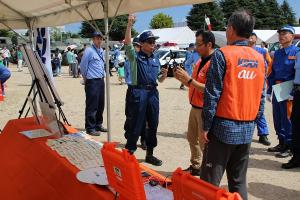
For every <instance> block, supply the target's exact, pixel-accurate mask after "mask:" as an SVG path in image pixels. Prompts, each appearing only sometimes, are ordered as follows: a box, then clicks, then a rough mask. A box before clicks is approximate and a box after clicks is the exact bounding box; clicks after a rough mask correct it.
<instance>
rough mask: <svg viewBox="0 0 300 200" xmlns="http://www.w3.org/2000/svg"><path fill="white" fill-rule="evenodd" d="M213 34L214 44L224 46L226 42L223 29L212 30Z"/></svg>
mask: <svg viewBox="0 0 300 200" xmlns="http://www.w3.org/2000/svg"><path fill="white" fill-rule="evenodd" d="M212 33H213V34H214V36H215V40H216V45H218V46H219V47H224V46H225V45H226V44H227V39H226V32H225V31H212Z"/></svg>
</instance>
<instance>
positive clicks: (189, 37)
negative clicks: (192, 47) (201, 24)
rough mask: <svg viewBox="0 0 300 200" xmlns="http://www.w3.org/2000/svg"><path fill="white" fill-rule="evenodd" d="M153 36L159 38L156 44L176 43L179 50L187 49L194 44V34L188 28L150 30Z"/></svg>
mask: <svg viewBox="0 0 300 200" xmlns="http://www.w3.org/2000/svg"><path fill="white" fill-rule="evenodd" d="M151 31H152V32H153V34H154V35H156V36H159V39H158V40H157V43H159V44H162V43H165V42H172V43H176V44H177V45H178V46H179V48H187V47H188V46H189V44H190V43H194V42H195V33H194V31H192V30H191V29H190V28H189V27H188V26H185V27H175V28H162V29H152V30H151Z"/></svg>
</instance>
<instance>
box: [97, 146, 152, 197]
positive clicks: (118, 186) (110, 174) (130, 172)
mask: <svg viewBox="0 0 300 200" xmlns="http://www.w3.org/2000/svg"><path fill="white" fill-rule="evenodd" d="M115 147H116V144H115V143H105V144H104V146H103V148H102V150H101V153H102V158H103V162H104V167H105V170H106V174H107V179H108V183H109V185H110V186H111V187H112V188H114V189H115V190H116V192H117V193H118V194H119V198H118V199H119V200H146V195H145V190H144V185H143V181H142V176H141V170H140V167H139V164H138V162H137V160H136V158H135V157H134V156H133V155H130V154H129V153H128V152H127V150H125V149H123V150H122V151H119V150H117V149H116V148H115Z"/></svg>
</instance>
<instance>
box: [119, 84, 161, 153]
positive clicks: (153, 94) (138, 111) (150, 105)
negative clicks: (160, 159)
mask: <svg viewBox="0 0 300 200" xmlns="http://www.w3.org/2000/svg"><path fill="white" fill-rule="evenodd" d="M125 115H126V121H125V125H124V129H125V138H126V139H127V142H126V146H125V148H126V149H128V150H130V151H131V152H134V151H135V150H136V149H137V141H138V139H139V137H140V136H141V135H142V137H143V139H144V140H145V141H146V146H147V147H148V148H154V147H156V146H157V137H156V134H157V127H158V121H159V94H158V91H157V89H153V90H145V89H133V88H130V87H129V88H128V90H127V94H126V106H125ZM146 122H147V123H148V127H147V128H145V127H146ZM145 129H146V131H145ZM142 133H145V134H144V135H143V134H142Z"/></svg>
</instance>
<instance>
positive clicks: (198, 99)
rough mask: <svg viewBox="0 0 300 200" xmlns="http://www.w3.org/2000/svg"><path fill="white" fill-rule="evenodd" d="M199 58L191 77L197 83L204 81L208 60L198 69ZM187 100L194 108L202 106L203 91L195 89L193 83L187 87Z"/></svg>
mask: <svg viewBox="0 0 300 200" xmlns="http://www.w3.org/2000/svg"><path fill="white" fill-rule="evenodd" d="M200 63H201V59H199V60H198V61H197V63H196V65H195V68H194V70H193V74H192V78H193V79H194V80H195V81H197V82H199V83H203V84H205V83H206V73H207V71H208V68H209V65H210V60H209V61H207V62H206V63H205V65H204V66H203V67H202V68H201V69H200V71H199V67H200ZM189 100H190V104H191V105H192V106H193V107H196V108H203V92H201V91H199V90H197V89H196V88H195V87H194V86H193V85H190V87H189Z"/></svg>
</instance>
